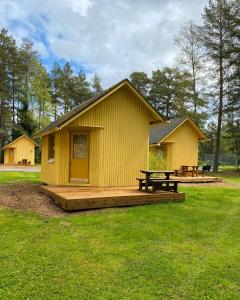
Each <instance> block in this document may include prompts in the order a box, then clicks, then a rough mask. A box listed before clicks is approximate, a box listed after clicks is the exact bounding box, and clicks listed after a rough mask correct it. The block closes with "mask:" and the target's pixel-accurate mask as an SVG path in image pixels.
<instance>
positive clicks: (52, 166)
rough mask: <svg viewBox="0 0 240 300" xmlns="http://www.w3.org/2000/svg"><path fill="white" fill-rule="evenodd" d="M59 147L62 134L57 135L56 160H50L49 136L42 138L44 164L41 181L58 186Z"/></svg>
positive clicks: (42, 164) (42, 165)
mask: <svg viewBox="0 0 240 300" xmlns="http://www.w3.org/2000/svg"><path fill="white" fill-rule="evenodd" d="M59 146H60V134H59V133H58V132H57V133H56V134H55V159H54V161H52V160H50V161H49V159H48V136H43V138H42V162H41V181H42V182H44V183H47V184H58V182H59V163H58V161H59Z"/></svg>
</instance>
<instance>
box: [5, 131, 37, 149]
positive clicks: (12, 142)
mask: <svg viewBox="0 0 240 300" xmlns="http://www.w3.org/2000/svg"><path fill="white" fill-rule="evenodd" d="M22 138H26V139H28V140H29V141H30V142H32V143H33V144H34V145H35V146H38V144H37V143H36V142H35V141H34V140H33V139H31V138H30V137H29V136H27V135H26V134H23V135H21V136H20V137H18V138H16V139H15V140H13V141H11V142H10V143H8V144H7V145H5V146H4V147H3V148H2V149H3V150H4V149H6V148H9V147H11V146H12V145H13V144H14V143H16V142H18V141H19V140H21V139H22Z"/></svg>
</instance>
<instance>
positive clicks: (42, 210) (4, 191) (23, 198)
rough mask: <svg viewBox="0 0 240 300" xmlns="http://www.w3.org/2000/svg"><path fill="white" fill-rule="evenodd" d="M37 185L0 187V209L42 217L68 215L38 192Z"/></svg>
mask: <svg viewBox="0 0 240 300" xmlns="http://www.w3.org/2000/svg"><path fill="white" fill-rule="evenodd" d="M39 186H40V185H38V184H9V185H0V207H8V208H14V209H18V210H22V211H33V212H36V213H38V214H40V215H42V216H47V217H51V216H62V215H66V214H69V213H67V212H65V211H64V210H62V209H61V208H59V207H58V206H57V205H56V204H55V203H54V201H53V200H52V199H51V198H50V197H48V196H46V195H44V194H43V193H42V192H40V189H39Z"/></svg>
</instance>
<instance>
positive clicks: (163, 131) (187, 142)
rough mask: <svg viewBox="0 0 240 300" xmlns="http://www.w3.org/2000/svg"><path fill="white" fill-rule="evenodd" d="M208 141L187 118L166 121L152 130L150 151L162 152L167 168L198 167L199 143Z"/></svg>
mask: <svg viewBox="0 0 240 300" xmlns="http://www.w3.org/2000/svg"><path fill="white" fill-rule="evenodd" d="M202 140H206V137H205V136H204V134H203V133H202V131H201V130H200V129H199V128H198V127H197V126H196V125H195V123H194V122H193V121H192V120H191V119H190V118H187V117H182V118H178V119H174V120H169V121H165V122H163V123H161V124H156V125H153V126H152V128H151V129H150V151H161V152H162V153H163V157H164V158H165V161H166V168H167V169H171V170H179V169H181V167H182V166H197V165H198V143H199V141H202Z"/></svg>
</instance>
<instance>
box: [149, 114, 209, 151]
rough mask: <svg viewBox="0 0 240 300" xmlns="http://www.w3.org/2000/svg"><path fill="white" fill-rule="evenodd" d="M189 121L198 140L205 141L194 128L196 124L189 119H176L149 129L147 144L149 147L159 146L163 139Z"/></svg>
mask: <svg viewBox="0 0 240 300" xmlns="http://www.w3.org/2000/svg"><path fill="white" fill-rule="evenodd" d="M186 121H189V122H190V123H191V125H192V126H193V127H194V129H195V130H196V131H197V133H198V136H199V139H200V140H205V139H206V137H205V135H204V134H203V132H202V131H201V130H200V129H199V128H198V127H197V126H196V124H195V123H194V122H193V121H192V120H191V119H190V118H189V117H181V118H177V119H172V120H168V121H165V122H163V123H160V124H156V125H154V126H153V127H151V129H150V134H149V143H150V145H155V144H159V143H161V142H163V141H164V139H165V138H166V137H167V136H168V135H169V134H171V133H172V132H173V131H175V130H176V129H177V128H178V127H180V126H181V125H182V124H184V123H185V122H186Z"/></svg>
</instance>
